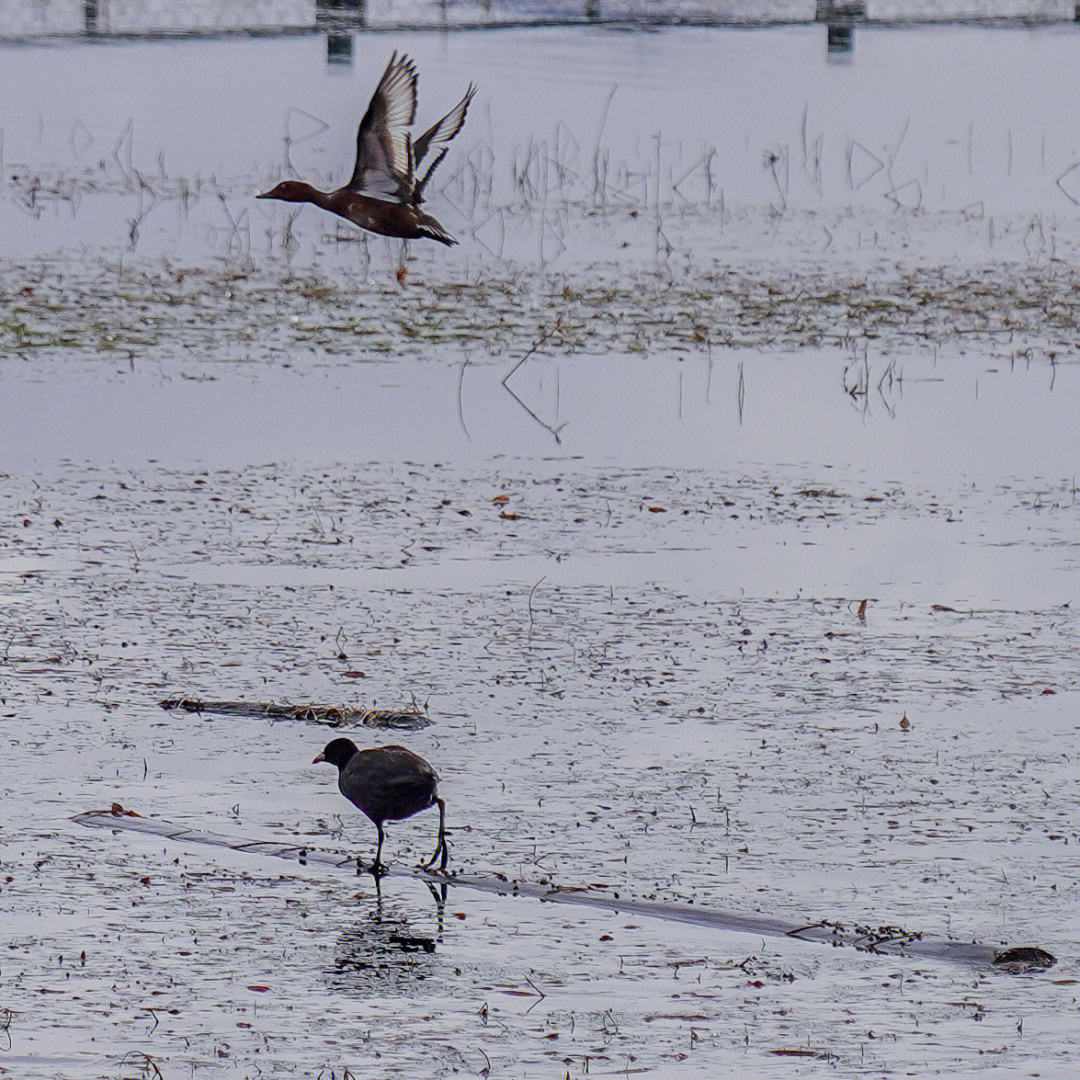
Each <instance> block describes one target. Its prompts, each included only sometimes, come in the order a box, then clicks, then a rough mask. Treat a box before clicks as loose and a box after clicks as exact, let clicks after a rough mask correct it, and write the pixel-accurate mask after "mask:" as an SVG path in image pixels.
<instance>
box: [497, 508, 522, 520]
mask: <svg viewBox="0 0 1080 1080" xmlns="http://www.w3.org/2000/svg"><path fill="white" fill-rule="evenodd" d="M499 517H501V518H502V519H503V521H517V519H518V518H519V517H520V515H519V514H515V513H514V511H513V510H502V511H500V512H499Z"/></svg>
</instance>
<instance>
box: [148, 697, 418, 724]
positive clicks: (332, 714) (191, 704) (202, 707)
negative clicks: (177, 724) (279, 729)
mask: <svg viewBox="0 0 1080 1080" xmlns="http://www.w3.org/2000/svg"><path fill="white" fill-rule="evenodd" d="M161 707H162V708H163V709H167V710H170V711H171V710H173V709H179V710H182V711H183V712H189V713H214V714H215V715H217V716H246V717H249V718H251V719H268V720H303V721H305V722H306V723H309V724H327V725H328V726H330V727H344V726H346V725H355V726H357V727H371V728H386V729H390V730H394V731H420V730H421V729H422V728H426V727H429V726H430V725H431V720H430V719H429V718H428V717H426V716H424V715H422V714H421V713H419V712H417V711H415V710H414V709H362V708H355V707H353V706H349V705H275V704H274V703H273V702H268V701H201V700H199V699H198V698H184V697H178V698H165V700H164V701H162V702H161Z"/></svg>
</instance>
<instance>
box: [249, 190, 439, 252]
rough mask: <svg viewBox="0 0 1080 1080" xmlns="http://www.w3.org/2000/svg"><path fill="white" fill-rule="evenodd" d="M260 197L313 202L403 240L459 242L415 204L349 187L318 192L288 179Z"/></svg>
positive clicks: (369, 230) (349, 219) (384, 234)
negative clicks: (384, 197)
mask: <svg viewBox="0 0 1080 1080" xmlns="http://www.w3.org/2000/svg"><path fill="white" fill-rule="evenodd" d="M256 198H259V199H278V200H280V201H282V202H306V203H312V204H313V205H314V206H317V207H319V208H320V209H321V210H328V211H329V212H330V213H331V214H337V215H338V217H343V218H344V219H345V220H346V221H351V222H352V223H353V224H354V225H359V226H360V228H361V229H367V231H368V232H373V233H379V234H380V235H382V236H396V237H399V238H400V239H402V240H420V239H426V240H438V241H439V243H440V244H446V245H448V246H449V245H452V244H456V243H457V241H456V240H455V239H454V238H453V237H452V236H451V235H450V234H449V233H448V232H447V231H446V230H445V229H444V228H443V227H442V226H441V225H440V224H439V223H438V222H437V221H436V220H435V219H434V218H433V217H432V216H431V215H430V214H425V213H424V212H423V210H421V209H420V208H419V207H417V206H415V205H414V204H412V203H400V202H392V201H391V200H389V199H378V198H375V197H374V196H371V195H364V194H363V193H362V192H359V191H354V190H353V189H352V188H350V187H341V188H338V189H337V190H336V191H319V190H318V189H317V188H313V187H312V186H311V185H310V184H305V183H304V182H303V181H301V180H286V181H284V182H283V183H281V184H278V186H277V187H276V188H274V190H273V191H268V192H267V193H266V194H265V195H258V196H256Z"/></svg>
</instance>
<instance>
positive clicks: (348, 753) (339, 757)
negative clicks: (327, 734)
mask: <svg viewBox="0 0 1080 1080" xmlns="http://www.w3.org/2000/svg"><path fill="white" fill-rule="evenodd" d="M355 753H356V743H354V742H353V741H352V739H334V741H333V742H328V743H327V744H326V749H325V750H323V752H322V753H321V754H319V755H317V756H316V758H315V760H314V761H313V762H312V763H311V764H312V765H318V763H319V762H320V761H329V762H330V764H331V765H336V766H337V767H338V768H339V769H344V768H345V766H346V765H348V763H349V759H350V758H351V757H352V756H353V754H355Z"/></svg>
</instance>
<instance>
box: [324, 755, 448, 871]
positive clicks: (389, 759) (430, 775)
mask: <svg viewBox="0 0 1080 1080" xmlns="http://www.w3.org/2000/svg"><path fill="white" fill-rule="evenodd" d="M320 761H328V762H330V764H331V765H336V766H337V767H338V788H339V789H340V790H341V794H342V795H344V796H345V798H346V799H348V800H349V802H351V803H352V804H353V806H355V807H356V808H357V809H358V810H362V811H363V812H364V813H365V814H367V816H368V817H369V818H370V819H371V820H372V821H373V822H374V823H375V828H376V829H378V830H379V846H378V847H377V848H376V850H375V862H374V864H373V866H372V870H373V871H374V872H375V873H376V874H377V873H379V872H380V871H381V870H382V869H383V865H382V848H383V840H384V839H385V836H384V833H383V822H384V821H400V820H401V819H402V818H407V817H412V816H413V814H418V813H420V811H421V810H427V809H428V808H429V807H431V806H437V807H438V808H439V838H438V843H437V844H436V845H435V854H434V855H432V856H431V858H430V859H429V860H428V861H427V862H426V863H424V866H425V867H431V866H434V865H435V863H436V862H438V863H439V869H441V870H445V869H446V863H447V860H448V858H449V852H448V850H447V847H446V804H445V803H444V802H443V801H442V799H440V798H439V792H438V784H439V778H438V776H437V775H436V773H435V770H434V769H433V768H432V767H431V766H430V765H429V764H428V763H427V762H426V761H425V760H424V759H423V758H422V757H420V756H419V755H418V754H414V753H413V752H412V751H411V750H409V749H407V748H406V747H404V746H378V747H375V748H373V749H371V750H358V749H357V747H356V744H355V743H354V742H353V741H352V740H351V739H334V740H333V742H330V743H328V744H327V746H326V749H325V750H323V752H322V753H321V754H319V755H318V756H317V757H316V758H315V761H314V762H312V764H317V763H318V762H320Z"/></svg>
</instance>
